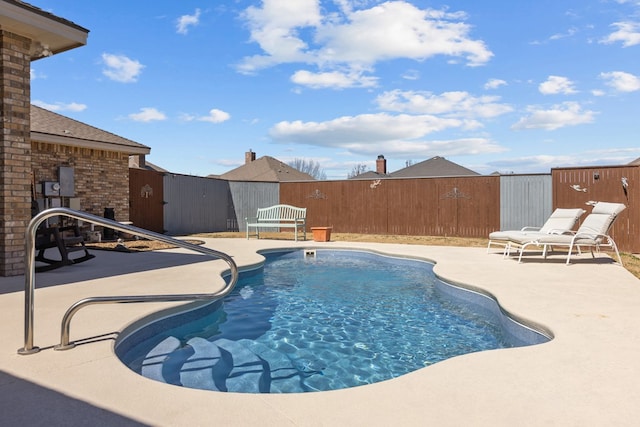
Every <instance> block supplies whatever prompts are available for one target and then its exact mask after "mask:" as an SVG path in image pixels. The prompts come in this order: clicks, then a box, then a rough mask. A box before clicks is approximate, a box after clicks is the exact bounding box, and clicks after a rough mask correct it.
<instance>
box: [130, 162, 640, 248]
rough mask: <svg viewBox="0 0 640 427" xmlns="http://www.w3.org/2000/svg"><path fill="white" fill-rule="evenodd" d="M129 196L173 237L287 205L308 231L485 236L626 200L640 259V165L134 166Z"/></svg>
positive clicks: (147, 222) (146, 218)
mask: <svg viewBox="0 0 640 427" xmlns="http://www.w3.org/2000/svg"><path fill="white" fill-rule="evenodd" d="M624 183H626V186H625V185H623V184H624ZM129 193H130V197H131V209H130V218H131V221H133V223H134V225H136V226H140V227H142V228H147V229H150V230H153V231H158V232H163V231H164V232H166V233H168V234H189V233H196V232H203V231H206V232H217V231H240V232H244V231H245V230H246V226H245V223H244V218H245V217H252V216H255V213H256V210H257V209H258V208H263V207H268V206H272V205H275V204H278V203H284V204H290V205H293V206H299V207H306V208H307V227H308V229H310V228H311V227H318V226H332V227H333V231H334V232H340V233H361V234H398V235H416V236H456V237H480V238H486V237H487V236H488V235H489V233H491V232H492V231H495V230H500V229H502V230H504V229H519V228H521V227H522V226H527V225H531V226H540V225H542V223H543V222H544V221H545V220H546V219H547V218H548V216H549V214H550V213H551V212H552V211H553V209H555V208H576V207H582V208H584V209H586V210H587V212H590V208H589V205H588V204H587V203H588V202H590V201H594V202H595V201H606V202H618V203H624V204H625V205H627V209H626V210H625V211H624V212H623V213H622V214H621V215H620V218H618V220H617V221H616V223H615V225H614V227H613V229H612V236H613V237H614V239H615V240H616V243H617V244H618V246H619V247H620V249H621V250H623V251H625V252H633V253H640V239H639V238H638V233H639V232H640V209H638V207H637V203H638V202H637V200H638V197H639V196H640V166H619V167H616V166H613V167H587V168H557V169H553V170H552V171H551V175H549V174H538V175H502V176H498V175H489V176H470V177H441V178H405V179H382V180H378V179H367V180H364V179H363V180H357V179H355V180H344V181H306V182H282V183H273V182H233V181H225V180H219V179H214V178H202V177H193V176H186V175H175V174H162V173H158V172H152V171H142V170H136V169H131V170H130V187H129ZM163 221H164V224H163Z"/></svg>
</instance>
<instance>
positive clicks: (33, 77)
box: [29, 68, 47, 80]
mask: <svg viewBox="0 0 640 427" xmlns="http://www.w3.org/2000/svg"><path fill="white" fill-rule="evenodd" d="M29 77H30V78H31V80H36V79H46V78H47V76H46V74H44V73H40V72H38V71H36V70H35V69H33V68H31V69H30V70H29Z"/></svg>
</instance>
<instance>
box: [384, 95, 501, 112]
mask: <svg viewBox="0 0 640 427" xmlns="http://www.w3.org/2000/svg"><path fill="white" fill-rule="evenodd" d="M499 100H500V97H499V96H480V97H475V96H472V95H471V94H469V93H468V92H463V91H457V92H444V93H442V94H440V95H434V94H432V93H430V92H420V91H399V90H393V91H388V92H384V93H383V94H382V95H380V96H378V98H377V99H376V103H377V104H378V106H379V108H380V109H383V110H387V111H396V112H404V113H414V114H442V115H445V116H450V117H467V118H476V117H479V118H490V117H496V116H499V115H502V114H506V113H508V112H510V111H512V110H513V109H512V108H511V106H509V105H507V104H501V103H499V102H498V101H499Z"/></svg>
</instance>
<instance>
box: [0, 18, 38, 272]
mask: <svg viewBox="0 0 640 427" xmlns="http://www.w3.org/2000/svg"><path fill="white" fill-rule="evenodd" d="M30 49H31V40H30V39H27V38H25V37H22V36H19V35H17V34H13V33H11V32H8V31H5V30H0V100H1V101H2V108H1V109H0V128H1V131H0V134H1V135H2V136H1V140H0V275H1V276H14V275H18V274H22V271H23V266H24V233H25V230H26V227H27V223H28V221H29V220H30V218H31V179H30V169H29V167H30V165H31V153H30V152H31V142H30V141H31V140H30V123H31V120H30V116H29V112H30V105H31V86H30V84H31V82H30V67H31V56H30V53H29V52H30Z"/></svg>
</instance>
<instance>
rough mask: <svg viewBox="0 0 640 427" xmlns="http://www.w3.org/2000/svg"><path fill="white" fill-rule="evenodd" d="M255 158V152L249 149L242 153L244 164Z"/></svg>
mask: <svg viewBox="0 0 640 427" xmlns="http://www.w3.org/2000/svg"><path fill="white" fill-rule="evenodd" d="M255 159H256V153H254V152H253V151H251V149H249V151H247V152H246V153H244V164H245V165H248V164H249V163H251V162H253V161H254V160H255Z"/></svg>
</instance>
